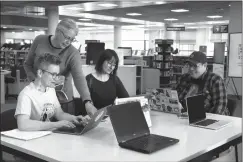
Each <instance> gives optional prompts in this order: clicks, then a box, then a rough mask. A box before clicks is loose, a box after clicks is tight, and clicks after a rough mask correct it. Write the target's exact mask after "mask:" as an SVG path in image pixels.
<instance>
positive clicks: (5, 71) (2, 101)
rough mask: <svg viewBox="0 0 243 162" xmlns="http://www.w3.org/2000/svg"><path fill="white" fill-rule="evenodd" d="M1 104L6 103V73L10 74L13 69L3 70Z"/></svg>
mask: <svg viewBox="0 0 243 162" xmlns="http://www.w3.org/2000/svg"><path fill="white" fill-rule="evenodd" d="M0 73H1V104H5V81H4V78H5V75H8V74H10V73H11V71H8V70H1V71H0Z"/></svg>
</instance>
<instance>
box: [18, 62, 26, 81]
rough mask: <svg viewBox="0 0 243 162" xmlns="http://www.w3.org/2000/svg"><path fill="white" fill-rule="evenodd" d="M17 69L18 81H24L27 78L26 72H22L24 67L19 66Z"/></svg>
mask: <svg viewBox="0 0 243 162" xmlns="http://www.w3.org/2000/svg"><path fill="white" fill-rule="evenodd" d="M18 69H19V71H20V79H21V80H24V79H26V78H27V74H26V72H25V70H24V66H22V65H21V66H19V67H18Z"/></svg>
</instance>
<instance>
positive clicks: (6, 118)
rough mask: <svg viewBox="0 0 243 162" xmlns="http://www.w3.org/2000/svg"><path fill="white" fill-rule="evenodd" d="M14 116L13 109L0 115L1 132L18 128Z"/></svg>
mask: <svg viewBox="0 0 243 162" xmlns="http://www.w3.org/2000/svg"><path fill="white" fill-rule="evenodd" d="M14 114H15V109H9V110H6V111H4V112H2V113H1V131H7V130H12V129H16V128H17V127H18V126H17V120H16V119H15V117H14Z"/></svg>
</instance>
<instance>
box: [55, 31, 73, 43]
mask: <svg viewBox="0 0 243 162" xmlns="http://www.w3.org/2000/svg"><path fill="white" fill-rule="evenodd" d="M59 31H60V32H61V33H62V35H63V37H64V39H65V40H67V41H70V42H77V40H76V38H70V37H68V36H66V35H65V34H64V33H63V31H61V30H59Z"/></svg>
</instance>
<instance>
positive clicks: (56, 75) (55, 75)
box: [41, 69, 59, 79]
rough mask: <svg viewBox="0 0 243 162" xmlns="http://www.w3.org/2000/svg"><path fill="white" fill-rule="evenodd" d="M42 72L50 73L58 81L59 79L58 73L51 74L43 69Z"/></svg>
mask: <svg viewBox="0 0 243 162" xmlns="http://www.w3.org/2000/svg"><path fill="white" fill-rule="evenodd" d="M41 70H42V71H44V72H47V73H49V74H50V75H51V76H52V78H53V79H57V78H58V77H59V74H57V73H52V72H49V71H47V70H44V69H41Z"/></svg>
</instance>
